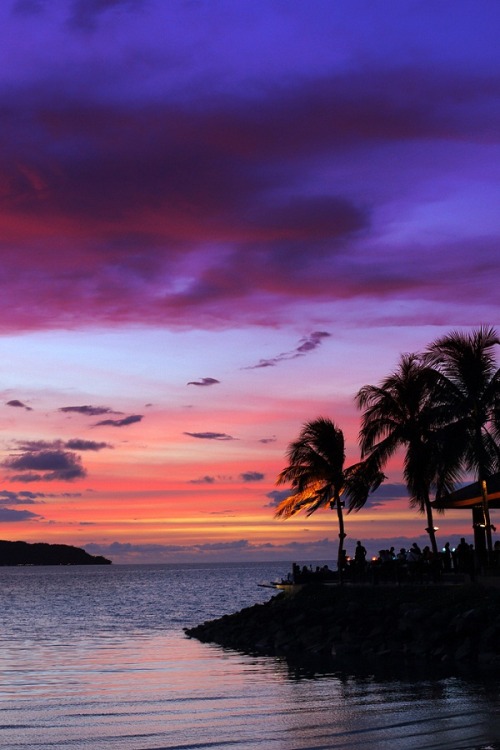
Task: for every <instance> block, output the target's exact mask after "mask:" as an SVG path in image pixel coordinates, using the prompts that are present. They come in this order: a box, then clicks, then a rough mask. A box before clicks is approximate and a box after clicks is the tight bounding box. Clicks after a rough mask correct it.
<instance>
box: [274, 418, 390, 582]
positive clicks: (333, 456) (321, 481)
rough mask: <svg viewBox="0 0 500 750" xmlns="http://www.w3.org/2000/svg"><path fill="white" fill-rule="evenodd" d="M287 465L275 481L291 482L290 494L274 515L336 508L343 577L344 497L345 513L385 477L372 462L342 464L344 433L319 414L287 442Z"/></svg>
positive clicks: (308, 512) (338, 559) (343, 460)
mask: <svg viewBox="0 0 500 750" xmlns="http://www.w3.org/2000/svg"><path fill="white" fill-rule="evenodd" d="M287 458H288V466H287V467H286V468H285V469H283V471H282V472H281V473H280V474H279V476H278V479H277V484H285V483H291V485H292V490H293V491H292V493H291V494H290V495H289V496H288V497H286V498H285V499H284V500H282V501H281V503H280V504H279V505H278V507H277V509H276V514H275V515H276V516H277V517H278V518H290V516H293V515H295V514H296V513H298V512H299V511H301V510H304V511H305V513H306V515H308V516H310V515H311V514H312V513H314V512H315V511H316V510H318V508H322V507H330V508H331V509H332V510H334V509H336V511H337V519H338V525H339V547H338V558H337V562H338V565H337V567H338V571H339V578H340V580H341V578H342V557H343V549H344V539H345V536H346V534H345V531H344V516H343V506H344V498H347V500H348V503H349V506H348V512H350V511H352V510H356V511H357V510H359V509H360V508H362V507H363V505H364V504H365V502H366V500H367V498H368V495H369V494H370V492H372V491H374V490H375V489H377V487H378V486H379V485H380V484H381V482H382V481H383V479H384V475H383V474H382V473H381V472H380V471H379V469H378V466H377V465H376V464H375V463H374V462H363V461H361V462H359V463H356V464H353V465H352V466H349V467H344V462H345V441H344V433H343V432H342V430H341V429H340V428H339V427H337V426H336V425H335V424H334V423H333V422H332V421H331V420H330V419H327V418H324V417H319V418H318V419H315V420H312V421H310V422H306V423H305V424H304V425H303V428H302V430H301V432H300V435H299V438H298V439H297V440H295V441H294V442H292V443H290V445H289V446H288V451H287Z"/></svg>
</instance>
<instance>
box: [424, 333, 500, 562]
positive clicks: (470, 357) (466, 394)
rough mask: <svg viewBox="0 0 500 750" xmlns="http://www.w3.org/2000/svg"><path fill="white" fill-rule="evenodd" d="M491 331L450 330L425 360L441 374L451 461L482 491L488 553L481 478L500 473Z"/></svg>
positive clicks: (499, 382)
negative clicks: (456, 460) (452, 453)
mask: <svg viewBox="0 0 500 750" xmlns="http://www.w3.org/2000/svg"><path fill="white" fill-rule="evenodd" d="M499 344H500V339H499V337H498V334H497V332H496V330H495V329H494V328H492V327H480V328H478V329H476V330H474V331H472V332H471V333H463V332H461V331H452V332H451V333H450V334H448V335H447V336H443V337H442V338H440V339H437V340H436V341H434V343H432V344H431V345H430V346H429V348H428V350H427V354H426V362H427V364H429V365H431V366H432V367H433V368H435V369H436V370H437V371H438V372H439V373H440V374H441V382H440V398H441V400H442V403H443V409H444V419H445V421H446V422H447V424H448V425H449V427H450V429H451V430H452V434H453V438H454V440H453V443H454V450H455V454H456V457H457V458H459V459H460V460H461V461H462V464H463V467H464V468H465V470H466V471H468V472H472V473H473V474H474V476H475V478H476V479H477V480H478V481H479V483H480V485H481V487H482V491H483V508H482V510H483V515H484V518H483V519H482V520H483V523H484V525H485V528H486V540H487V547H488V552H489V553H490V554H491V552H492V539H491V523H490V515H489V509H488V500H487V479H488V477H489V476H491V474H493V473H495V472H498V471H499V470H500V368H498V367H497V364H496V361H495V352H494V349H495V347H496V346H498V345H499Z"/></svg>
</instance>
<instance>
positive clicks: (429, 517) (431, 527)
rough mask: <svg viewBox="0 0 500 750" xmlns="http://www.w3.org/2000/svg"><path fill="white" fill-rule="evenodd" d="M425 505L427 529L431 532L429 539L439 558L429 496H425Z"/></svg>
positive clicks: (433, 550) (434, 552) (433, 551)
mask: <svg viewBox="0 0 500 750" xmlns="http://www.w3.org/2000/svg"><path fill="white" fill-rule="evenodd" d="M424 505H425V513H426V515H427V528H426V531H427V533H428V534H429V539H430V541H431V547H432V554H433V555H434V556H435V557H436V558H437V556H438V548H437V542H436V531H435V529H434V518H433V516H432V507H431V503H430V500H429V497H426V498H425V500H424Z"/></svg>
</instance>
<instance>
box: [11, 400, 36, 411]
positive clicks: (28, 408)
mask: <svg viewBox="0 0 500 750" xmlns="http://www.w3.org/2000/svg"><path fill="white" fill-rule="evenodd" d="M7 406H14V407H16V408H18V409H26V411H33V409H32V408H31V406H27V405H26V404H24V403H23V402H22V401H19V399H17V398H13V399H11V400H10V401H7Z"/></svg>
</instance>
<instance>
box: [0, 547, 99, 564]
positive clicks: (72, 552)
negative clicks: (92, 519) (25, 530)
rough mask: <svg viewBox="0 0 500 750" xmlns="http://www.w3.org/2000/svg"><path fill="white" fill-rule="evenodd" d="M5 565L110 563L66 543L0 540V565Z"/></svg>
mask: <svg viewBox="0 0 500 750" xmlns="http://www.w3.org/2000/svg"><path fill="white" fill-rule="evenodd" d="M6 565H111V560H108V559H107V558H105V557H102V556H101V555H89V553H88V552H85V550H84V549H81V548H80V547H71V546H70V545H68V544H46V543H44V542H37V543H35V544H29V543H28V542H4V541H0V566H6Z"/></svg>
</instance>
